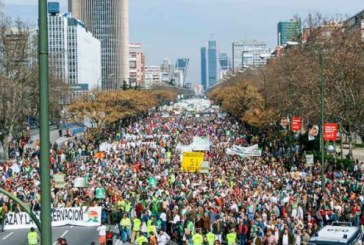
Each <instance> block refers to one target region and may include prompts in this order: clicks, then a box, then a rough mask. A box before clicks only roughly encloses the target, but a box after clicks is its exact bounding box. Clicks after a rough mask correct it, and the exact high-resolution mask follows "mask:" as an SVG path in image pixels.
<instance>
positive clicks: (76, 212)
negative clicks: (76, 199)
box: [4, 207, 101, 230]
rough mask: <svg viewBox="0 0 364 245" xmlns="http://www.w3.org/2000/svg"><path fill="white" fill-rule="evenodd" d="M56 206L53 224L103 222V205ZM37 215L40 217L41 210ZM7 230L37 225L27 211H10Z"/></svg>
mask: <svg viewBox="0 0 364 245" xmlns="http://www.w3.org/2000/svg"><path fill="white" fill-rule="evenodd" d="M86 209H87V207H82V208H80V207H76V208H55V209H52V210H51V214H50V215H51V220H52V226H63V225H77V226H99V225H100V222H101V207H89V209H88V210H87V211H86ZM35 216H36V217H37V218H38V219H40V212H36V213H35ZM4 224H5V230H12V229H29V228H31V227H34V228H35V227H36V225H35V223H34V222H33V220H32V219H31V218H30V216H29V215H28V214H27V213H25V212H20V213H13V212H9V213H7V214H6V215H5V223H4Z"/></svg>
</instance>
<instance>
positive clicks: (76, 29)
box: [48, 14, 101, 101]
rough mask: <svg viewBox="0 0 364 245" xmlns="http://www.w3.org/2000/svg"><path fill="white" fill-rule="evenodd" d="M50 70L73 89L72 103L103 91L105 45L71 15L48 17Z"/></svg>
mask: <svg viewBox="0 0 364 245" xmlns="http://www.w3.org/2000/svg"><path fill="white" fill-rule="evenodd" d="M48 42H49V56H50V63H49V64H50V69H51V70H52V71H53V72H54V75H55V76H56V78H58V79H60V80H62V81H64V82H65V83H67V84H68V85H69V88H70V100H69V101H72V100H74V99H75V98H76V97H78V96H79V95H81V94H83V93H85V92H88V91H90V90H92V89H97V88H101V43H100V41H99V40H98V39H96V38H95V37H94V36H93V35H92V33H91V32H89V31H87V30H86V28H85V26H84V25H83V23H82V22H81V21H79V20H77V19H75V18H73V17H72V16H71V15H70V14H65V15H58V14H57V15H50V16H49V17H48Z"/></svg>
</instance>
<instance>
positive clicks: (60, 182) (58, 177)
mask: <svg viewBox="0 0 364 245" xmlns="http://www.w3.org/2000/svg"><path fill="white" fill-rule="evenodd" d="M64 177H65V175H64V174H55V175H54V176H53V180H54V182H55V183H56V185H55V187H56V188H64V185H65V184H66V183H65V180H64Z"/></svg>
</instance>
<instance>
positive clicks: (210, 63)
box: [207, 41, 218, 87]
mask: <svg viewBox="0 0 364 245" xmlns="http://www.w3.org/2000/svg"><path fill="white" fill-rule="evenodd" d="M217 58H218V57H217V44H216V41H208V45H207V68H208V70H207V74H208V77H207V81H208V87H211V86H213V85H215V84H216V83H218V72H217V69H218V67H217Z"/></svg>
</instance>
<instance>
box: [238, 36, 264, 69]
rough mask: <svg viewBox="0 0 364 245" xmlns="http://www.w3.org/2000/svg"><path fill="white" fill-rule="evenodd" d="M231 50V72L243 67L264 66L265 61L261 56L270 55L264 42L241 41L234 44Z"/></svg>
mask: <svg viewBox="0 0 364 245" xmlns="http://www.w3.org/2000/svg"><path fill="white" fill-rule="evenodd" d="M232 50H233V71H238V70H241V69H243V68H244V67H257V66H260V65H264V64H266V62H267V60H266V59H262V58H261V57H262V56H266V55H267V54H270V49H269V48H267V44H266V43H265V42H259V41H256V40H253V41H241V42H234V43H233V46H232Z"/></svg>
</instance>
